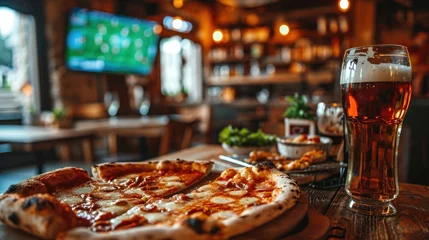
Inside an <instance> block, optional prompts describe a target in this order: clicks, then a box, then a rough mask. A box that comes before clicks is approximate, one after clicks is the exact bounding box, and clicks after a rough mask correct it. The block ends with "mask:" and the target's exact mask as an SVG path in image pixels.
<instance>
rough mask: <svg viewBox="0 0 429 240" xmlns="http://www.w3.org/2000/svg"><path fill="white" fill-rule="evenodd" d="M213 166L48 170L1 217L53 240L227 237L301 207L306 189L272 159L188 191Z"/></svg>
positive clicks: (17, 189) (8, 199)
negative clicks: (279, 168) (54, 239)
mask: <svg viewBox="0 0 429 240" xmlns="http://www.w3.org/2000/svg"><path fill="white" fill-rule="evenodd" d="M212 165H213V163H211V162H190V161H183V160H179V161H161V162H158V163H154V162H151V163H109V164H101V165H96V166H94V167H92V173H93V176H94V177H93V178H90V177H89V174H88V173H87V172H86V171H84V170H82V169H78V168H65V169H59V170H56V171H53V172H48V173H45V174H42V175H39V176H36V177H34V178H31V179H28V180H26V181H24V182H22V183H19V184H17V185H12V186H11V187H10V188H9V189H8V190H7V191H6V193H5V194H3V195H2V196H0V220H1V221H2V222H4V223H6V224H7V225H9V226H12V227H15V228H19V229H21V230H24V231H26V232H29V233H31V234H33V235H36V236H38V237H41V238H45V239H53V238H56V239H184V238H195V239H223V238H229V237H232V236H236V235H239V234H241V233H245V232H247V231H249V230H251V229H253V228H255V227H257V226H260V225H262V224H264V223H266V222H268V221H270V220H272V219H274V218H275V217H277V216H279V215H280V214H282V213H283V212H285V211H287V210H288V209H290V208H291V207H293V206H294V205H295V203H296V202H297V201H298V199H299V196H300V190H299V186H298V184H297V183H296V182H295V181H294V180H293V179H291V178H290V177H289V176H288V175H286V174H284V173H282V172H280V171H278V170H277V169H276V168H275V166H274V165H273V164H271V163H270V162H264V163H260V164H257V165H256V166H253V167H247V168H242V169H227V170H225V171H224V172H222V173H221V174H220V176H219V177H218V178H216V179H215V180H214V181H212V182H209V183H207V184H205V185H202V186H200V187H198V188H196V189H194V190H193V191H190V192H188V193H178V192H180V191H182V190H184V189H186V188H189V186H191V185H193V184H195V183H197V182H199V181H200V180H201V179H202V178H203V177H204V176H205V175H207V174H208V173H209V172H210V171H211V168H212Z"/></svg>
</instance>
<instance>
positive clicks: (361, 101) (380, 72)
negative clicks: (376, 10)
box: [340, 45, 411, 216]
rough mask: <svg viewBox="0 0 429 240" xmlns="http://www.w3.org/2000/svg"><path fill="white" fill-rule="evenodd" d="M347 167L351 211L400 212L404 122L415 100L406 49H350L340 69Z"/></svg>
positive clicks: (366, 212) (388, 46) (377, 46)
mask: <svg viewBox="0 0 429 240" xmlns="http://www.w3.org/2000/svg"><path fill="white" fill-rule="evenodd" d="M340 81H341V83H340V88H341V98H342V104H343V110H344V115H345V119H346V124H345V125H346V129H345V133H346V134H345V137H346V142H347V146H348V149H347V153H348V170H347V171H348V172H347V180H346V186H345V190H346V192H347V194H348V195H349V196H351V200H350V202H349V204H348V206H347V207H348V208H349V209H351V210H352V211H355V212H359V213H364V214H370V215H381V216H387V215H392V214H395V213H396V209H395V208H394V206H393V205H392V204H391V201H392V200H393V199H395V198H396V197H397V196H398V193H399V189H398V172H397V171H398V168H397V155H398V144H399V137H400V133H401V126H402V121H403V120H404V117H405V113H406V112H407V108H408V105H409V103H410V99H411V66H410V62H409V56H408V52H407V49H406V48H405V47H403V46H399V45H376V46H366V47H357V48H352V49H349V50H347V52H346V54H345V57H344V61H343V66H342V70H341V80H340Z"/></svg>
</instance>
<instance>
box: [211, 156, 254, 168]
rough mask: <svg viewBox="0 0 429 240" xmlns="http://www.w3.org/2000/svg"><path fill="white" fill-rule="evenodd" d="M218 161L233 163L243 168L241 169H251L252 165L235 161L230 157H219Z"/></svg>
mask: <svg viewBox="0 0 429 240" xmlns="http://www.w3.org/2000/svg"><path fill="white" fill-rule="evenodd" d="M219 159H221V160H224V161H228V162H231V163H235V164H237V165H240V166H243V167H253V165H252V164H249V163H245V162H243V161H240V160H237V159H235V158H233V157H230V156H225V155H219Z"/></svg>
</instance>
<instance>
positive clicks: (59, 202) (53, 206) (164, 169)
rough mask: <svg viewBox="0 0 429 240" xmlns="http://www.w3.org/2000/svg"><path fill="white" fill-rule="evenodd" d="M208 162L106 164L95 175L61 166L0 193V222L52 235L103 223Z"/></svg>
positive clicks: (192, 177)
mask: <svg viewBox="0 0 429 240" xmlns="http://www.w3.org/2000/svg"><path fill="white" fill-rule="evenodd" d="M212 166H213V163H211V162H190V161H189V162H188V161H183V160H178V161H161V162H148V163H145V162H142V163H110V164H101V165H97V166H94V167H93V169H92V170H93V173H94V176H95V177H96V178H90V176H89V174H88V173H87V172H86V171H85V170H83V169H79V168H63V169H59V170H55V171H52V172H48V173H45V174H42V175H38V176H36V177H33V178H31V179H28V180H26V181H23V182H21V183H18V184H16V185H12V186H11V187H9V189H8V190H7V191H6V192H5V194H4V195H2V196H0V220H1V221H3V222H5V223H6V224H8V225H10V226H12V227H16V228H19V229H22V230H24V231H26V232H29V233H31V234H34V235H36V236H39V237H42V238H47V239H51V238H54V237H55V236H56V234H58V233H59V232H61V231H64V230H67V229H70V228H73V227H76V226H87V227H88V226H92V225H94V224H96V223H97V222H102V221H107V220H109V219H112V218H114V217H116V216H119V215H120V214H122V213H125V212H126V211H127V210H129V209H130V208H132V207H134V206H136V205H139V204H143V203H145V202H146V201H148V200H149V199H150V198H152V197H164V196H167V195H171V194H173V193H176V192H178V191H181V190H183V189H185V188H186V187H189V186H190V185H192V184H194V183H196V182H197V181H199V180H201V179H202V178H203V177H204V176H205V175H207V174H208V173H209V172H210V170H211V168H212Z"/></svg>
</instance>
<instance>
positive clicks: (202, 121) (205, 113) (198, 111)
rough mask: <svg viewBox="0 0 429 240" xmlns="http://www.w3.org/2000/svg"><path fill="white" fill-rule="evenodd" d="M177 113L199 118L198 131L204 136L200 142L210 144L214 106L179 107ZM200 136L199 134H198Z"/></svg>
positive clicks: (190, 117) (188, 117) (185, 116)
mask: <svg viewBox="0 0 429 240" xmlns="http://www.w3.org/2000/svg"><path fill="white" fill-rule="evenodd" d="M177 113H178V114H179V115H181V116H183V117H184V118H187V119H195V120H198V126H197V129H196V130H197V131H196V132H197V133H198V134H199V135H200V137H201V138H202V139H201V140H200V142H202V143H205V144H209V143H211V142H212V139H211V137H212V136H211V134H212V132H211V131H212V128H213V126H212V118H213V108H212V106H211V105H210V104H203V105H199V106H186V107H179V108H178V109H177ZM197 137H198V136H197Z"/></svg>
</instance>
